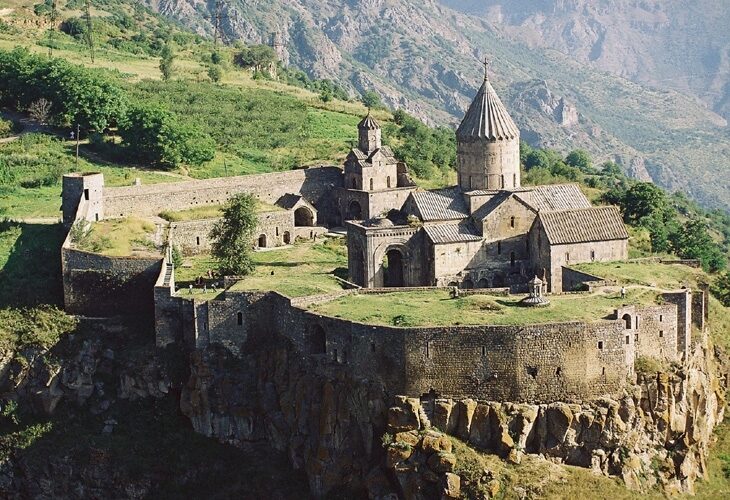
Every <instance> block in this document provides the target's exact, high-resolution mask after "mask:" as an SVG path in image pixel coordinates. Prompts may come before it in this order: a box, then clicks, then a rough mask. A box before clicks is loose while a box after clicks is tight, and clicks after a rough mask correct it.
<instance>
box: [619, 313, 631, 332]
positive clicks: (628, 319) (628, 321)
mask: <svg viewBox="0 0 730 500" xmlns="http://www.w3.org/2000/svg"><path fill="white" fill-rule="evenodd" d="M621 319H623V320H624V325H625V326H626V329H627V330H631V315H630V314H624V315H623V317H622V318H621Z"/></svg>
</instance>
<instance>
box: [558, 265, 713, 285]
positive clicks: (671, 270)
mask: <svg viewBox="0 0 730 500" xmlns="http://www.w3.org/2000/svg"><path fill="white" fill-rule="evenodd" d="M571 267H573V268H575V269H578V270H580V271H583V272H586V273H588V274H593V275H595V276H599V277H601V278H606V279H609V280H616V281H618V282H620V283H625V284H627V285H632V284H633V285H641V286H653V287H658V288H662V289H665V290H676V289H679V288H681V287H683V286H686V287H688V288H692V287H696V286H697V285H698V283H709V282H710V281H711V278H710V277H709V276H708V275H707V274H706V273H705V272H704V271H703V270H702V269H698V268H694V267H690V266H685V265H683V264H661V263H658V262H652V261H645V262H641V261H639V262H591V263H587V264H578V265H575V266H571Z"/></svg>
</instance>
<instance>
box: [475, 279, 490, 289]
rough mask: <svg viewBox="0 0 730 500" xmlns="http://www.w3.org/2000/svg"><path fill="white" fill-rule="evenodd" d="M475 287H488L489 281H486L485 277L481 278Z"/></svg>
mask: <svg viewBox="0 0 730 500" xmlns="http://www.w3.org/2000/svg"><path fill="white" fill-rule="evenodd" d="M477 288H489V281H487V278H482V279H480V280H479V282H478V283H477Z"/></svg>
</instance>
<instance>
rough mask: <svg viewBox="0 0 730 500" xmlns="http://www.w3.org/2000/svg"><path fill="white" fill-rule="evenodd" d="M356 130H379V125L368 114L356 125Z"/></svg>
mask: <svg viewBox="0 0 730 500" xmlns="http://www.w3.org/2000/svg"><path fill="white" fill-rule="evenodd" d="M357 128H359V129H360V130H376V129H379V128H380V124H379V123H378V122H377V120H375V118H373V117H372V115H371V114H370V113H369V112H368V115H367V116H366V117H365V118H363V119H362V121H361V122H360V123H358V124H357Z"/></svg>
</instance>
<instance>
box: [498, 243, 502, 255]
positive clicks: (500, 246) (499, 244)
mask: <svg viewBox="0 0 730 500" xmlns="http://www.w3.org/2000/svg"><path fill="white" fill-rule="evenodd" d="M497 255H502V242H501V241H498V242H497Z"/></svg>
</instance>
